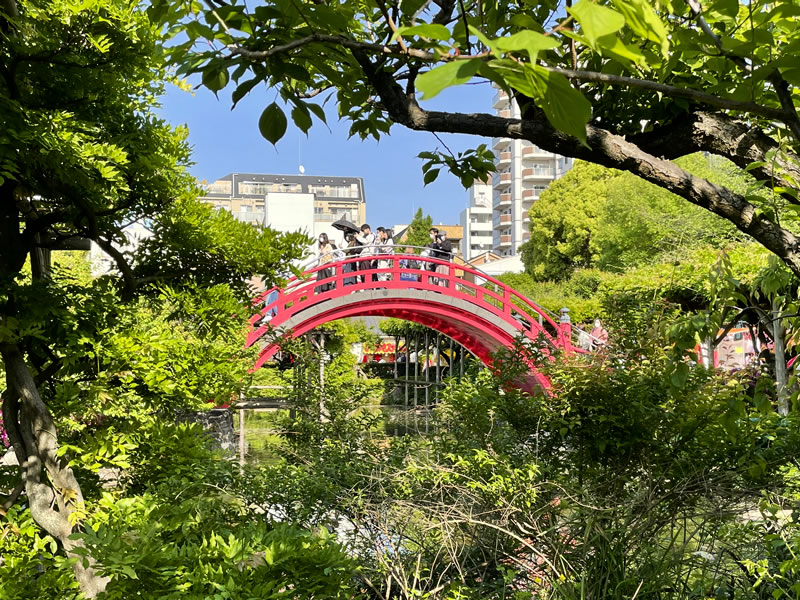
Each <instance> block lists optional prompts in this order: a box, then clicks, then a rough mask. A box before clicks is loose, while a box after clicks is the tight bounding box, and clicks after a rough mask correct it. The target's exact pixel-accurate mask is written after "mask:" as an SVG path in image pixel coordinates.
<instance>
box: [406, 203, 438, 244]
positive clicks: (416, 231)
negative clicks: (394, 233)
mask: <svg viewBox="0 0 800 600" xmlns="http://www.w3.org/2000/svg"><path fill="white" fill-rule="evenodd" d="M432 226H433V219H431V216H430V215H423V213H422V209H421V208H418V209H417V212H416V213H415V214H414V218H413V219H411V223H410V224H409V225H408V230H407V231H406V234H405V236H404V237H403V240H402V241H403V243H404V244H406V245H409V246H426V245H427V244H428V243H430V241H431V240H430V236H429V234H428V232H429V231H430V229H431V227H432Z"/></svg>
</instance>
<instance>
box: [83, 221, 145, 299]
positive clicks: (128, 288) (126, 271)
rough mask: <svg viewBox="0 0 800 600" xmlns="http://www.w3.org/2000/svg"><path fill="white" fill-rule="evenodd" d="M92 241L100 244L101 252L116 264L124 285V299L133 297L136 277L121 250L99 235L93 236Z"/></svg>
mask: <svg viewBox="0 0 800 600" xmlns="http://www.w3.org/2000/svg"><path fill="white" fill-rule="evenodd" d="M92 241H93V242H94V243H95V244H97V245H98V246H100V248H101V249H102V250H103V252H105V253H106V254H108V255H109V256H110V257H111V259H112V260H113V261H114V263H115V264H116V265H117V268H118V269H119V271H120V274H121V275H122V281H123V284H124V286H125V287H124V292H123V296H124V298H125V299H126V300H129V299H130V298H132V297H133V294H134V292H135V291H136V277H135V276H134V274H133V269H132V268H131V266H130V265H129V264H128V261H127V260H125V256H124V255H123V254H122V252H120V251H119V250H117V249H116V248H115V247H114V245H113V244H112V243H111V242H109V241H107V240H104V239H103V238H101V237H99V236H98V237H96V238H93V239H92Z"/></svg>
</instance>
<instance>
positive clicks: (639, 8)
mask: <svg viewBox="0 0 800 600" xmlns="http://www.w3.org/2000/svg"><path fill="white" fill-rule="evenodd" d="M614 6H615V7H616V8H617V10H619V12H621V13H622V15H623V16H624V17H625V22H626V23H627V24H628V27H630V28H631V31H633V32H634V33H635V34H636V35H638V36H639V37H642V38H645V39H647V40H650V41H651V42H655V43H656V44H658V45H659V46H660V47H661V55H662V56H664V57H665V58H666V57H667V54H668V52H669V38H668V37H667V28H666V27H665V26H664V22H663V21H662V20H661V18H660V17H659V16H658V14H657V13H656V11H655V10H654V9H653V7H652V5H651V4H650V3H649V2H647V1H646V0H614Z"/></svg>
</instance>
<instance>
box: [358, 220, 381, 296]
mask: <svg viewBox="0 0 800 600" xmlns="http://www.w3.org/2000/svg"><path fill="white" fill-rule="evenodd" d="M356 241H357V242H358V243H359V244H361V246H362V248H361V256H363V257H366V258H367V259H368V260H362V261H361V262H359V263H358V270H359V271H367V270H369V269H374V268H375V264H373V263H374V261H373V260H372V256H374V255H375V251H376V247H375V234H374V233H372V229H370V227H369V225H367V224H366V223H364V224H363V225H362V226H361V233H360V234H356ZM365 277H366V276H365V275H362V276H361V281H362V283H363V282H364V281H365Z"/></svg>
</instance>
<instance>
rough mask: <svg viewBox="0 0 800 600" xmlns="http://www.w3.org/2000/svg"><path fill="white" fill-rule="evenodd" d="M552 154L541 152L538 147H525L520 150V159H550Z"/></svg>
mask: <svg viewBox="0 0 800 600" xmlns="http://www.w3.org/2000/svg"><path fill="white" fill-rule="evenodd" d="M552 157H553V154H552V152H548V151H547V150H542V149H541V148H539V146H525V147H524V148H523V149H522V158H552Z"/></svg>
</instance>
